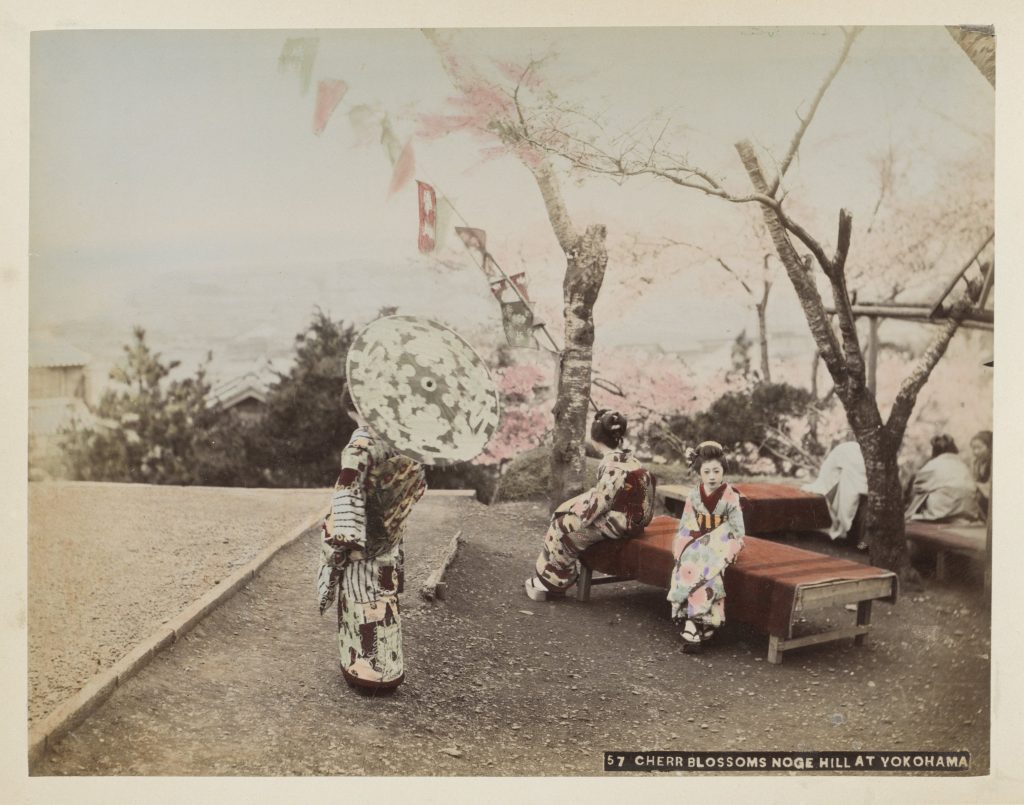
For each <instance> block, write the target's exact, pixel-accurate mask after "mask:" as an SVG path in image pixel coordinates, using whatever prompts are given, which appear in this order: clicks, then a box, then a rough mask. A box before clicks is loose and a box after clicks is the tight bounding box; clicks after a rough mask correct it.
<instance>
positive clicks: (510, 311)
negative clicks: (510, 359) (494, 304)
mask: <svg viewBox="0 0 1024 805" xmlns="http://www.w3.org/2000/svg"><path fill="white" fill-rule="evenodd" d="M501 321H502V324H504V326H505V338H506V339H508V345H509V346H510V347H525V348H528V349H536V348H537V339H536V338H535V337H534V335H533V311H532V310H530V307H529V305H527V304H526V303H525V302H521V301H519V300H518V299H517V300H516V301H514V302H502V303H501Z"/></svg>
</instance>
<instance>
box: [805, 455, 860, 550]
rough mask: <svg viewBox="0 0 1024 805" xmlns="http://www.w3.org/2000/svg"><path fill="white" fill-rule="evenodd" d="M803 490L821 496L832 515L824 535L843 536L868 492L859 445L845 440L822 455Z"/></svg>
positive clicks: (847, 533)
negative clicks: (830, 522) (816, 475)
mask: <svg viewBox="0 0 1024 805" xmlns="http://www.w3.org/2000/svg"><path fill="white" fill-rule="evenodd" d="M804 489H805V490H806V491H808V492H817V493H818V494H819V495H823V496H824V497H825V501H826V502H827V503H828V511H829V514H830V515H831V516H832V525H831V527H830V528H829V530H828V535H829V536H830V537H831V538H832V539H845V538H846V537H847V536H848V535H849V532H850V528H851V527H852V526H853V521H854V518H855V517H856V516H857V508H858V507H859V506H860V501H861V498H862V497H864V496H866V495H867V493H868V475H867V470H866V469H865V467H864V454H863V453H862V452H861V449H860V445H859V444H857V442H855V441H845V442H842V443H840V444H837V445H836V446H835V447H833V448H832V450H831V451H830V452H829V454H828V455H827V456H825V460H824V461H823V462H822V464H821V469H820V470H819V471H818V477H817V478H816V479H815V480H814V481H813V482H812V483H809V484H807V485H806V486H804Z"/></svg>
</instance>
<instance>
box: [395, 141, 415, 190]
mask: <svg viewBox="0 0 1024 805" xmlns="http://www.w3.org/2000/svg"><path fill="white" fill-rule="evenodd" d="M415 172H416V156H415V155H414V154H413V152H412V140H409V141H408V142H407V143H406V144H405V147H404V148H403V149H402V153H400V154H399V155H398V161H397V162H395V169H394V171H393V172H392V174H391V186H390V187H389V188H388V196H393V195H394V194H395V193H397V192H398V191H399V190H401V189H402V188H403V187H404V186H405V184H406V183H407V182H408V181H409V180H410V179H411V178H412V175H413V174H414V173H415Z"/></svg>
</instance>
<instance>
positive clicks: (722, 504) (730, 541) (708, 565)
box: [668, 442, 744, 653]
mask: <svg viewBox="0 0 1024 805" xmlns="http://www.w3.org/2000/svg"><path fill="white" fill-rule="evenodd" d="M689 459H690V467H691V469H693V470H695V471H696V472H697V473H698V475H699V477H700V482H699V483H697V484H696V485H694V488H693V489H692V490H690V494H689V495H688V496H687V498H686V503H685V505H684V507H683V517H682V519H681V520H680V521H679V531H678V532H677V533H676V537H675V540H673V543H672V554H673V556H675V567H674V568H673V570H672V581H671V587H670V589H669V592H668V600H669V601H670V602H671V603H672V619H673V620H674V621H675V622H676V624H679V625H681V626H682V631H681V632H680V637H682V640H683V651H684V652H686V653H697V652H699V651H701V649H702V646H703V644H704V643H706V642H707V641H708V640H710V639H711V637H712V636H713V635H714V633H715V630H716V629H717V628H719V627H720V626H721V625H722V624H723V623H725V583H724V581H723V575H724V574H725V569H726V568H727V567H728V566H729V565H731V564H732V563H733V562H735V561H736V557H737V556H739V553H740V551H741V550H742V549H743V536H744V525H743V512H742V511H740V496H739V493H738V492H737V491H736V490H735V489H734V488H733V487H732V486H731V485H729V484H727V483H725V465H724V460H725V459H724V452H723V450H722V445H720V444H719V443H718V442H701V443H700V444H699V445H697V449H696V450H694V451H692V453H691V455H690V456H689Z"/></svg>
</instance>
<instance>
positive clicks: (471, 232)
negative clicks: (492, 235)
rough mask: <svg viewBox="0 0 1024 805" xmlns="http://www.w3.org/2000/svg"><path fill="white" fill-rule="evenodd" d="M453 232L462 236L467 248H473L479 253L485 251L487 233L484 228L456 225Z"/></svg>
mask: <svg viewBox="0 0 1024 805" xmlns="http://www.w3.org/2000/svg"><path fill="white" fill-rule="evenodd" d="M455 234H456V235H458V236H459V237H460V238H462V242H463V243H464V244H465V246H466V248H467V249H471V250H474V249H475V250H476V251H478V252H480V254H481V255H484V254H486V253H487V233H486V232H484V230H482V229H473V228H472V227H469V226H457V227H455Z"/></svg>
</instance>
